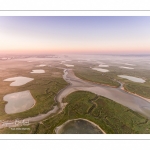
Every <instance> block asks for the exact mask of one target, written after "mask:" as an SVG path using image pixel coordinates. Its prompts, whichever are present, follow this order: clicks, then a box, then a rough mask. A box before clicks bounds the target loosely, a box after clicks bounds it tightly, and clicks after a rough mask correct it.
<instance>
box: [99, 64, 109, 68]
mask: <svg viewBox="0 0 150 150" xmlns="http://www.w3.org/2000/svg"><path fill="white" fill-rule="evenodd" d="M99 67H109V65H102V64H101V65H99Z"/></svg>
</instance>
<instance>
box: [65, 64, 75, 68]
mask: <svg viewBox="0 0 150 150" xmlns="http://www.w3.org/2000/svg"><path fill="white" fill-rule="evenodd" d="M64 65H65V66H67V67H74V65H69V64H64Z"/></svg>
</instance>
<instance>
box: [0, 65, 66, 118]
mask: <svg viewBox="0 0 150 150" xmlns="http://www.w3.org/2000/svg"><path fill="white" fill-rule="evenodd" d="M44 70H45V71H46V73H44V74H28V75H27V76H30V77H33V78H34V80H33V81H32V82H29V83H27V84H25V85H23V86H19V87H11V88H12V89H13V92H19V91H24V90H30V92H31V94H32V96H33V97H34V99H35V100H36V104H35V106H34V107H33V108H31V109H29V110H27V111H25V112H21V113H15V114H11V115H9V114H6V113H5V111H4V107H5V104H6V102H5V101H3V100H2V101H0V119H1V120H11V119H16V118H21V119H23V118H27V117H32V116H37V115H39V114H42V113H46V112H48V111H49V110H51V109H52V108H53V106H54V105H56V102H55V101H54V97H55V96H56V94H57V93H58V92H59V91H60V90H61V89H62V88H64V87H65V86H66V85H67V83H66V82H65V81H64V80H63V79H62V75H63V70H60V69H56V68H51V69H49V68H47V67H45V68H44ZM6 84H10V83H6ZM7 86H8V85H7ZM7 94H8V93H7ZM3 96H4V95H2V96H1V99H2V97H3Z"/></svg>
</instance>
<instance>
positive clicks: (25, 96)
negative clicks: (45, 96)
mask: <svg viewBox="0 0 150 150" xmlns="http://www.w3.org/2000/svg"><path fill="white" fill-rule="evenodd" d="M3 100H4V101H7V102H8V103H7V104H6V105H5V112H6V113H7V114H13V113H18V112H23V111H26V110H28V109H30V108H32V107H33V106H34V104H35V100H34V98H33V97H32V95H31V93H30V91H28V90H27V91H22V92H16V93H11V94H7V95H5V96H4V97H3Z"/></svg>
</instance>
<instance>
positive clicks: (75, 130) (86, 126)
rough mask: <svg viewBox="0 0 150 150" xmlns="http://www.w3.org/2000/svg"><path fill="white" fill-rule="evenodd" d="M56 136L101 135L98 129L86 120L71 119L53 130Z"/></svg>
mask: <svg viewBox="0 0 150 150" xmlns="http://www.w3.org/2000/svg"><path fill="white" fill-rule="evenodd" d="M55 132H56V133H57V134H102V133H103V132H102V131H101V130H100V128H99V127H98V126H97V125H96V124H94V123H92V122H90V121H88V120H86V119H73V120H68V121H66V122H65V123H63V124H62V125H61V126H59V127H56V128H55Z"/></svg>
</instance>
